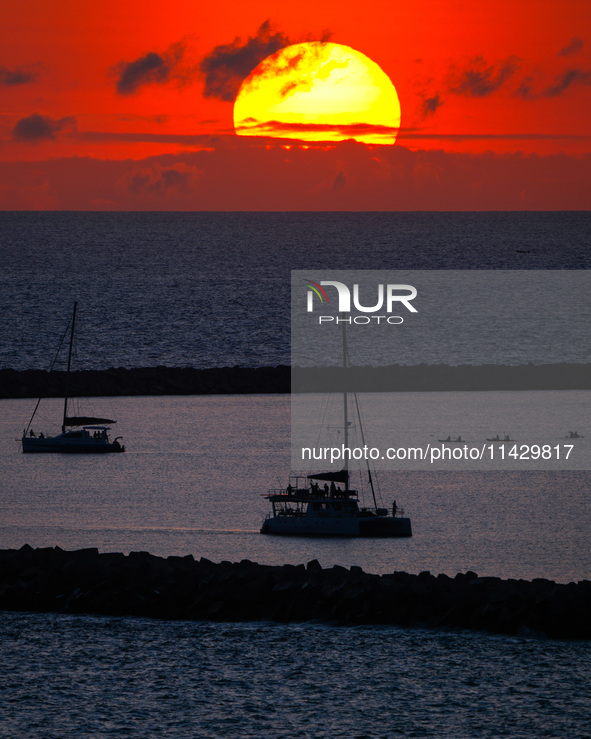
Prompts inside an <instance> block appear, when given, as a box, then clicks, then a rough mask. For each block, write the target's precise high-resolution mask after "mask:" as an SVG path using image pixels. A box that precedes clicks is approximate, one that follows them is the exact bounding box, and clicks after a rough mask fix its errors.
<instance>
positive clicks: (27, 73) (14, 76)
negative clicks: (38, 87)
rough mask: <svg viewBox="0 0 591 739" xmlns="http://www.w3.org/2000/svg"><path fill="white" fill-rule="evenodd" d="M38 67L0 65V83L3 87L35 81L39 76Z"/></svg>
mask: <svg viewBox="0 0 591 739" xmlns="http://www.w3.org/2000/svg"><path fill="white" fill-rule="evenodd" d="M39 73H40V69H39V67H38V66H36V67H15V68H14V69H8V67H0V85H2V86H3V87H16V86H17V85H28V84H30V83H31V82H35V80H36V79H37V77H39Z"/></svg>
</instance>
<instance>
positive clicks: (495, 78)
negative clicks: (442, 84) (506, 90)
mask: <svg viewBox="0 0 591 739" xmlns="http://www.w3.org/2000/svg"><path fill="white" fill-rule="evenodd" d="M518 68H519V59H518V58H517V57H516V56H510V57H508V58H507V59H503V60H501V61H499V62H497V64H491V65H487V64H486V62H485V61H484V59H483V58H482V57H481V56H479V57H476V58H475V59H473V60H472V61H471V62H470V64H469V65H468V67H467V68H466V69H464V70H461V71H459V70H457V69H454V70H453V71H452V73H451V75H450V79H449V91H450V92H453V93H454V94H456V95H465V96H467V97H485V96H486V95H491V94H492V93H493V92H496V91H497V90H498V89H499V88H500V87H502V86H503V85H504V84H505V82H506V81H507V80H508V79H510V78H511V77H512V76H513V75H514V74H515V72H516V71H517V70H518Z"/></svg>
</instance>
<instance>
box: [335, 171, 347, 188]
mask: <svg viewBox="0 0 591 739" xmlns="http://www.w3.org/2000/svg"><path fill="white" fill-rule="evenodd" d="M346 184H347V180H346V178H345V175H344V174H343V173H342V172H339V173H338V175H337V176H336V177H335V178H334V182H333V183H332V191H333V192H338V191H339V190H342V189H343V187H345V185H346Z"/></svg>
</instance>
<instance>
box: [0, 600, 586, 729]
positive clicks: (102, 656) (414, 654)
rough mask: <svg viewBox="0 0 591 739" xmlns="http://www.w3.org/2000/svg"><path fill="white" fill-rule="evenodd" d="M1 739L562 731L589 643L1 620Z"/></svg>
mask: <svg viewBox="0 0 591 739" xmlns="http://www.w3.org/2000/svg"><path fill="white" fill-rule="evenodd" d="M0 635H1V637H2V645H3V646H2V653H1V656H0V666H1V667H2V676H1V677H0V692H1V695H2V704H3V717H2V718H0V736H2V737H3V738H4V737H6V738H7V739H8V738H10V739H12V737H30V738H31V739H38V738H39V739H40V738H41V737H44V738H45V737H91V736H129V737H152V736H165V737H203V738H204V739H205V738H209V737H211V738H212V739H215V738H216V737H240V738H241V739H246V738H252V739H260V737H268V738H269V739H279V738H280V737H310V738H312V737H326V738H327V739H336V738H337V737H342V738H343V739H344V738H345V737H347V738H348V739H349V738H353V737H354V738H359V739H361V738H362V737H368V738H369V737H371V738H372V739H374V738H375V739H377V738H378V737H383V739H388V738H389V737H393V736H401V737H450V738H453V739H475V738H476V737H478V738H479V739H487V738H488V737H490V738H492V737H510V738H511V739H519V738H521V737H524V738H525V737H527V738H528V739H529V738H530V737H531V738H532V739H534V738H535V739H538V738H540V737H556V738H558V737H560V738H561V739H562V738H564V737H570V738H572V739H578V738H581V739H582V738H583V737H588V736H589V731H590V728H591V688H590V686H591V645H590V644H586V643H581V642H555V641H540V640H535V639H531V638H506V637H505V638H501V637H496V636H488V635H483V634H468V633H431V632H426V631H420V630H415V631H404V630H401V629H396V628H392V627H347V628H339V627H333V626H325V625H314V624H302V625H277V624H211V623H177V622H172V623H168V622H166V623H161V622H153V621H147V620H143V619H125V618H123V619H122V618H103V617H92V616H56V615H37V614H35V615H28V616H27V618H26V619H23V617H22V615H21V614H8V613H4V614H0Z"/></svg>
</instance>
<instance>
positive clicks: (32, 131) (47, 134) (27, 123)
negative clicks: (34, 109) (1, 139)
mask: <svg viewBox="0 0 591 739" xmlns="http://www.w3.org/2000/svg"><path fill="white" fill-rule="evenodd" d="M75 125H76V119H75V118H72V117H71V116H68V117H66V118H60V119H57V120H56V119H54V118H50V116H48V115H41V114H40V113H33V114H32V115H30V116H27V117H26V118H21V119H20V121H18V122H17V123H16V125H15V126H14V128H13V129H12V135H13V137H14V138H15V139H16V140H17V141H31V142H36V141H43V140H47V139H54V138H55V135H56V133H59V131H63V130H66V129H72V128H74V127H75Z"/></svg>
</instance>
